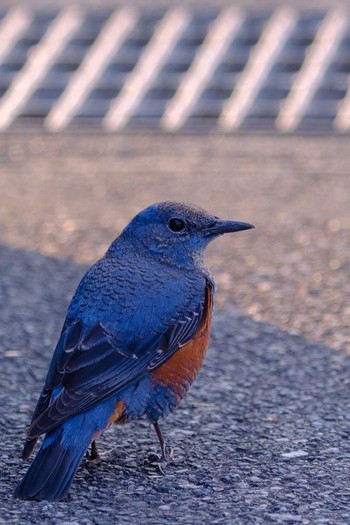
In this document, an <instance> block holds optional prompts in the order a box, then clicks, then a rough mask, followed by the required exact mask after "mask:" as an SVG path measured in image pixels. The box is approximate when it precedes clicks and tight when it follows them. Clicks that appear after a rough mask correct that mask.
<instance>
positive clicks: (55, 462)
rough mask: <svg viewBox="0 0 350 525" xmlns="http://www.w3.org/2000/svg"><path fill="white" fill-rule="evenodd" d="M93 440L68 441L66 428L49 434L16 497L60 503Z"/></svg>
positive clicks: (19, 486) (21, 483) (16, 492)
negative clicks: (65, 434) (65, 432)
mask: <svg viewBox="0 0 350 525" xmlns="http://www.w3.org/2000/svg"><path fill="white" fill-rule="evenodd" d="M89 443H90V440H81V441H78V442H77V440H74V442H73V443H72V442H69V440H66V439H65V436H64V429H62V428H61V429H57V430H54V431H52V432H49V433H48V434H47V436H46V437H45V439H44V442H43V444H42V446H41V448H40V450H39V452H38V454H37V455H36V457H35V458H34V460H33V462H32V464H31V465H30V467H29V469H28V471H27V473H26V474H25V476H24V478H23V479H22V481H21V482H20V484H19V485H18V487H17V489H16V491H15V497H16V498H20V499H34V500H47V501H57V500H60V499H62V498H63V497H64V496H65V494H66V493H67V491H68V490H69V487H70V486H71V484H72V481H73V478H74V475H75V473H76V471H77V468H78V467H79V464H80V462H81V460H82V458H83V456H84V453H85V452H86V450H87V448H88V446H89Z"/></svg>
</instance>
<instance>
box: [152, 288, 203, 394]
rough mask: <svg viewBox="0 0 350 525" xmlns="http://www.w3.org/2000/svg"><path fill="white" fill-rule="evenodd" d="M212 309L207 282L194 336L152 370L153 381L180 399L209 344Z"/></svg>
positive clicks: (198, 367)
mask: <svg viewBox="0 0 350 525" xmlns="http://www.w3.org/2000/svg"><path fill="white" fill-rule="evenodd" d="M212 311H213V297H212V290H211V288H210V286H209V285H208V284H207V286H206V300H205V305H204V311H203V318H202V321H201V324H200V327H199V329H198V331H197V333H196V335H195V337H194V338H193V339H192V340H191V341H190V342H189V343H187V344H186V345H185V346H183V347H182V348H179V350H177V352H176V353H175V354H174V355H173V356H172V357H171V358H170V359H169V360H168V361H167V362H166V363H164V364H163V365H162V366H160V367H159V368H157V369H156V370H155V371H154V372H152V379H153V380H154V381H155V382H157V383H158V384H160V385H162V386H165V387H169V388H171V389H172V390H174V391H175V392H176V393H177V395H178V396H179V397H180V399H181V398H182V397H183V396H184V395H185V394H186V392H187V390H188V389H189V388H190V386H191V385H192V383H193V381H194V380H195V378H196V376H197V374H198V372H199V370H200V368H201V366H202V363H203V359H204V356H205V354H206V351H207V349H208V346H209V339H210V327H211V318H212Z"/></svg>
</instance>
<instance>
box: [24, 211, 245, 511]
mask: <svg viewBox="0 0 350 525" xmlns="http://www.w3.org/2000/svg"><path fill="white" fill-rule="evenodd" d="M250 228H254V226H253V225H251V224H248V223H245V222H240V221H232V220H223V219H220V218H219V217H217V216H215V215H212V214H211V213H208V212H207V211H205V210H204V209H202V208H200V207H198V206H196V205H194V204H191V203H182V202H174V201H164V202H158V203H155V204H152V205H151V206H149V207H147V208H146V209H144V210H143V211H141V212H139V213H138V214H137V215H136V216H135V217H134V218H133V219H132V220H131V221H130V223H129V224H128V225H127V226H126V227H125V229H124V230H123V231H122V233H121V234H120V235H119V237H117V238H116V239H115V240H114V241H113V242H112V244H111V245H110V247H109V248H108V250H107V252H106V253H105V255H104V256H103V257H102V258H101V259H100V260H99V261H97V262H96V263H95V264H94V265H93V266H92V267H91V268H90V269H89V270H88V271H87V273H86V274H85V276H84V277H83V278H82V280H81V282H80V284H79V285H78V287H77V290H76V292H75V294H74V295H73V298H72V300H71V303H70V305H69V307H68V309H67V316H66V319H65V321H64V324H63V328H62V332H61V335H60V337H59V340H58V343H57V346H56V348H55V350H54V353H53V357H52V361H51V364H50V366H49V369H48V373H47V377H46V381H45V384H44V387H43V389H42V392H41V395H40V397H39V400H38V402H37V405H36V408H35V410H34V413H33V417H32V420H31V424H30V426H29V428H28V430H27V435H26V441H25V445H24V448H23V453H22V458H23V459H24V460H26V459H28V458H29V457H30V456H31V454H32V452H33V450H34V448H35V445H36V442H37V440H38V438H39V437H40V436H41V435H43V441H42V444H41V446H40V448H39V450H38V452H37V454H36V456H35V458H34V460H33V461H32V463H31V465H30V466H29V468H28V470H27V472H26V474H25V475H24V477H23V479H22V480H21V482H20V483H19V485H18V486H17V488H16V491H15V497H16V498H20V499H30V500H47V501H57V500H61V499H62V498H64V497H65V496H66V494H67V492H68V490H69V488H70V486H71V484H72V482H73V479H74V476H75V473H76V471H77V469H78V467H79V465H80V463H81V462H82V460H83V458H84V456H86V455H88V457H89V458H90V459H91V461H97V460H98V459H99V454H98V451H97V446H96V440H97V439H98V437H99V436H100V435H101V433H103V432H104V431H105V430H106V429H107V428H108V427H109V426H110V425H111V424H112V423H126V422H128V421H131V420H135V419H140V418H146V419H148V420H149V421H150V422H151V423H152V424H153V426H154V428H155V431H156V434H157V437H158V439H159V443H160V448H161V456H160V458H159V464H160V465H162V466H164V465H166V464H167V463H168V462H170V461H171V460H172V458H173V451H172V449H171V447H169V446H168V445H167V443H166V441H165V439H164V437H163V434H162V432H161V429H160V425H159V420H160V419H161V418H165V417H166V416H168V414H170V413H171V412H172V411H173V410H174V409H175V408H176V407H177V406H178V404H179V403H180V401H181V400H182V399H183V398H184V396H185V395H186V393H187V391H188V390H189V388H190V386H191V385H192V383H193V381H194V379H195V377H196V375H197V373H198V371H199V369H200V368H201V366H202V362H203V359H204V356H205V353H206V351H207V348H208V345H209V337H210V326H211V318H212V310H213V302H214V293H215V284H214V281H213V278H212V276H211V274H210V271H209V270H208V268H207V267H206V266H205V264H204V261H203V255H204V250H205V248H206V247H207V245H208V244H209V243H210V242H211V241H212V240H214V239H215V238H217V237H218V236H220V235H222V234H225V233H229V232H237V231H241V230H248V229H250ZM90 445H91V453H90V454H89V452H88V451H89V448H90Z"/></svg>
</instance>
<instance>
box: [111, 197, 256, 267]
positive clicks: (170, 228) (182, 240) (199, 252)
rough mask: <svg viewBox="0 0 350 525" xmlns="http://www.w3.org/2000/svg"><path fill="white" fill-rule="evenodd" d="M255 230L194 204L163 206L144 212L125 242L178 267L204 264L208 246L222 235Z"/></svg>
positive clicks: (168, 203)
mask: <svg viewBox="0 0 350 525" xmlns="http://www.w3.org/2000/svg"><path fill="white" fill-rule="evenodd" d="M250 228H254V226H252V225H251V224H247V223H245V222H238V221H229V220H223V219H219V217H216V216H215V215H211V214H210V213H208V212H207V211H205V210H203V209H202V208H199V207H198V206H195V205H194V204H188V203H182V202H172V201H166V202H159V203H156V204H153V205H152V206H149V207H148V208H146V209H145V210H143V211H141V212H140V213H139V214H138V215H136V217H134V218H133V219H132V220H131V222H130V223H129V224H128V225H127V226H126V228H125V229H124V231H123V232H122V234H121V239H124V240H125V241H128V242H131V243H132V245H133V246H134V247H135V248H136V249H137V247H140V248H141V247H142V249H144V248H146V250H147V251H149V252H150V253H151V254H154V255H155V256H157V257H158V258H159V259H161V260H163V261H166V262H169V263H171V264H176V265H178V266H187V265H192V264H193V262H196V261H199V260H202V257H203V253H204V250H205V248H206V246H207V245H208V244H209V243H210V242H211V241H212V240H214V239H215V238H216V237H218V236H219V235H222V234H224V233H230V232H237V231H241V230H248V229H250Z"/></svg>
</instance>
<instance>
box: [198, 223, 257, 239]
mask: <svg viewBox="0 0 350 525" xmlns="http://www.w3.org/2000/svg"><path fill="white" fill-rule="evenodd" d="M251 228H254V226H253V225H252V224H248V223H247V222H239V221H225V220H222V219H218V220H217V221H215V222H214V223H212V224H211V225H210V226H208V227H207V228H206V229H205V236H212V235H213V236H216V235H222V234H223V233H231V232H240V231H242V230H250V229H251Z"/></svg>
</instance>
